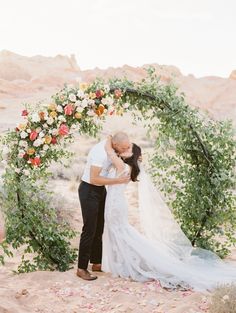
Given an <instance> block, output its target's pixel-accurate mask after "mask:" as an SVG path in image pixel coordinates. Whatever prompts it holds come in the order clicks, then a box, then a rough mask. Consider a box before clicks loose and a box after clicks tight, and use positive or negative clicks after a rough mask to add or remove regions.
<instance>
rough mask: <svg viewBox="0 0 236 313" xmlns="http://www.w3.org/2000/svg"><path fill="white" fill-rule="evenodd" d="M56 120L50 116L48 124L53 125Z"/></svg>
mask: <svg viewBox="0 0 236 313" xmlns="http://www.w3.org/2000/svg"><path fill="white" fill-rule="evenodd" d="M53 122H54V119H53V118H52V117H51V116H50V117H49V118H48V120H47V123H48V125H52V124H53Z"/></svg>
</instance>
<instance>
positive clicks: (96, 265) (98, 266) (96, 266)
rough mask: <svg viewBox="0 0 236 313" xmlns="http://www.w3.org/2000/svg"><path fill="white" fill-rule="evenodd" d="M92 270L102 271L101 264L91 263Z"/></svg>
mask: <svg viewBox="0 0 236 313" xmlns="http://www.w3.org/2000/svg"><path fill="white" fill-rule="evenodd" d="M92 271H93V272H102V265H101V264H93V265H92Z"/></svg>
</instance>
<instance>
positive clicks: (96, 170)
mask: <svg viewBox="0 0 236 313" xmlns="http://www.w3.org/2000/svg"><path fill="white" fill-rule="evenodd" d="M101 170H102V168H101V167H98V166H91V168H90V183H91V184H93V185H101V186H103V185H115V184H125V183H128V182H129V181H130V176H129V175H127V174H126V175H124V176H120V177H116V178H109V177H103V176H100V173H101Z"/></svg>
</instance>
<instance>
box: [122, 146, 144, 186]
mask: <svg viewBox="0 0 236 313" xmlns="http://www.w3.org/2000/svg"><path fill="white" fill-rule="evenodd" d="M132 152H133V154H132V156H131V157H129V158H125V159H123V161H124V162H125V163H126V164H128V165H129V166H131V174H130V176H131V180H132V181H137V177H138V175H139V173H140V168H139V165H138V160H139V158H140V156H141V155H142V151H141V148H140V147H139V146H137V145H136V144H135V143H133V147H132Z"/></svg>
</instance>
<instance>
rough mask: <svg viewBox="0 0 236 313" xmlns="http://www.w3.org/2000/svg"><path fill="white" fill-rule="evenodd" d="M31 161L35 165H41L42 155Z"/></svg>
mask: <svg viewBox="0 0 236 313" xmlns="http://www.w3.org/2000/svg"><path fill="white" fill-rule="evenodd" d="M29 161H30V163H31V164H32V165H33V166H39V165H40V164H41V159H40V157H35V158H33V159H29Z"/></svg>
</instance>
